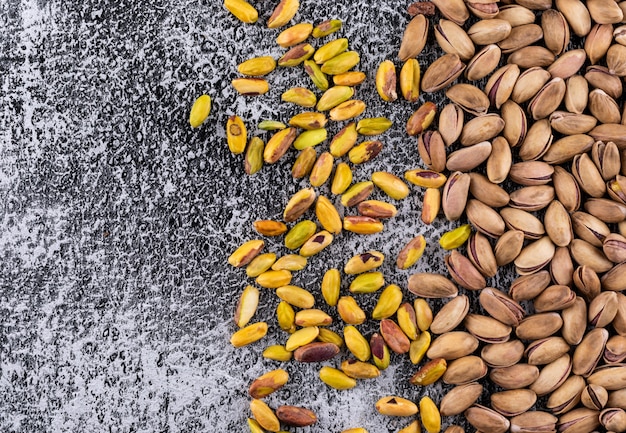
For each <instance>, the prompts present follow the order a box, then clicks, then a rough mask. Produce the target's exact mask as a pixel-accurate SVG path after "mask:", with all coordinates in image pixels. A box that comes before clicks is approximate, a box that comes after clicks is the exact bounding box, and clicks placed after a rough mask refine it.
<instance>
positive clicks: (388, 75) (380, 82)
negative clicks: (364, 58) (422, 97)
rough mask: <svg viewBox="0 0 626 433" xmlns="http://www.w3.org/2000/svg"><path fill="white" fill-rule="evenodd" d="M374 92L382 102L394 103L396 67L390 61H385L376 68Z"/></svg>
mask: <svg viewBox="0 0 626 433" xmlns="http://www.w3.org/2000/svg"><path fill="white" fill-rule="evenodd" d="M376 90H377V91H378V94H379V95H380V97H381V98H382V100H383V101H387V102H390V101H395V100H396V99H398V94H397V93H396V67H395V65H394V64H393V62H392V61H391V60H385V61H384V62H382V63H381V64H380V65H379V66H378V71H377V72H376Z"/></svg>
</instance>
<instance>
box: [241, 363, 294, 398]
mask: <svg viewBox="0 0 626 433" xmlns="http://www.w3.org/2000/svg"><path fill="white" fill-rule="evenodd" d="M288 380H289V373H287V372H286V371H285V370H283V369H282V368H278V369H276V370H272V371H268V372H267V373H265V374H262V375H261V376H259V377H257V378H256V379H255V380H254V381H253V382H252V383H251V384H250V387H249V388H248V394H250V396H251V397H252V398H257V399H260V398H265V397H267V396H268V395H270V394H271V393H273V392H276V391H278V390H279V389H280V388H282V387H283V385H285V384H286V383H287V381H288Z"/></svg>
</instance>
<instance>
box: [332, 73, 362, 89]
mask: <svg viewBox="0 0 626 433" xmlns="http://www.w3.org/2000/svg"><path fill="white" fill-rule="evenodd" d="M366 78H367V76H366V75H365V72H361V71H348V72H343V73H341V74H336V75H333V83H334V84H335V86H358V85H359V84H361V83H362V82H363V81H365V79H366Z"/></svg>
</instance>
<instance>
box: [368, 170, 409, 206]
mask: <svg viewBox="0 0 626 433" xmlns="http://www.w3.org/2000/svg"><path fill="white" fill-rule="evenodd" d="M371 179H372V182H374V185H376V186H377V187H378V188H380V189H381V190H383V192H384V193H385V194H387V195H388V196H389V197H391V198H393V199H394V200H402V199H403V198H406V196H408V195H409V192H410V190H409V187H408V186H407V184H406V183H404V182H403V181H402V179H400V178H399V177H398V176H396V175H394V174H391V173H388V172H386V171H377V172H374V173H372V177H371Z"/></svg>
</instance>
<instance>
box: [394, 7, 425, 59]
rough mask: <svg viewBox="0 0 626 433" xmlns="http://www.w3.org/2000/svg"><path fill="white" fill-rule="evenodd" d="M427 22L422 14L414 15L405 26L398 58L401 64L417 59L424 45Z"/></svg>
mask: <svg viewBox="0 0 626 433" xmlns="http://www.w3.org/2000/svg"><path fill="white" fill-rule="evenodd" d="M428 27H429V26H428V20H427V19H426V17H425V16H424V15H422V14H418V15H416V16H415V17H414V18H413V19H412V20H411V21H410V22H409V24H408V25H407V26H406V28H405V30H404V35H403V36H402V43H401V44H400V51H399V52H398V57H399V58H400V60H402V61H403V62H404V61H406V60H408V59H411V58H415V57H417V56H418V55H419V54H420V53H421V52H422V50H423V49H424V46H425V45H426V37H427V35H428Z"/></svg>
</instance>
